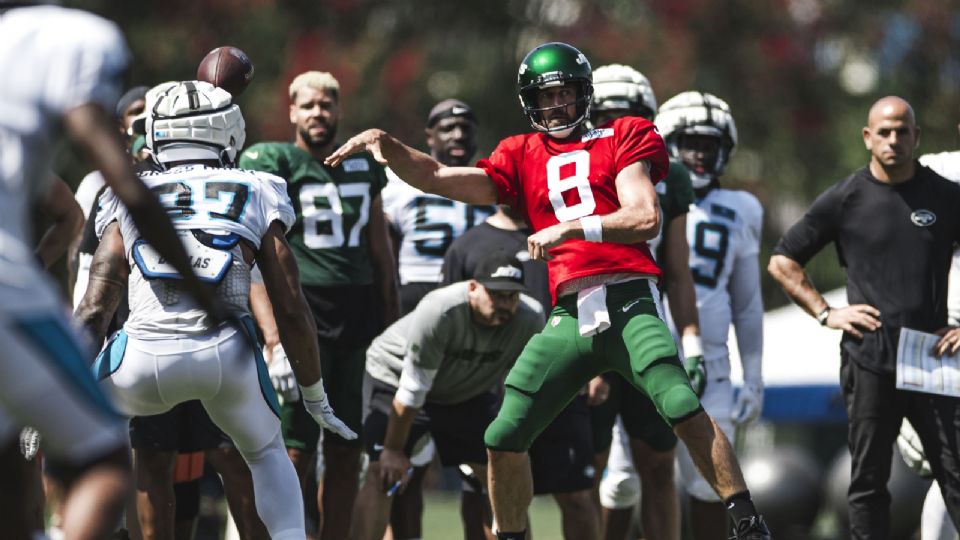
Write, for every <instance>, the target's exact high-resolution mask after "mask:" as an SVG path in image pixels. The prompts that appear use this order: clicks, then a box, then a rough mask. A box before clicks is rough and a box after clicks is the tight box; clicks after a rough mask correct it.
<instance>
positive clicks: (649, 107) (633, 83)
mask: <svg viewBox="0 0 960 540" xmlns="http://www.w3.org/2000/svg"><path fill="white" fill-rule="evenodd" d="M610 110H628V111H630V113H631V114H635V115H637V116H643V117H645V118H653V116H654V115H655V114H657V98H656V96H655V95H654V94H653V87H651V86H650V81H649V80H648V79H647V78H646V77H644V75H643V73H640V72H639V71H637V70H635V69H633V68H632V67H630V66H625V65H623V64H608V65H606V66H600V67H598V68H597V69H596V70H594V72H593V107H591V111H592V112H596V111H610Z"/></svg>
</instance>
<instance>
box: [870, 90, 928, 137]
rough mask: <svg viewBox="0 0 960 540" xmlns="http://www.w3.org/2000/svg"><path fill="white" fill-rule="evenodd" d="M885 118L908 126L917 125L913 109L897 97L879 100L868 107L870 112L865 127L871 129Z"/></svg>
mask: <svg viewBox="0 0 960 540" xmlns="http://www.w3.org/2000/svg"><path fill="white" fill-rule="evenodd" d="M886 118H890V119H898V120H902V121H904V122H905V123H906V124H908V125H910V126H916V125H917V120H916V117H915V116H914V114H913V107H911V106H910V104H909V103H907V100H905V99H903V98H901V97H897V96H887V97H883V98H880V99H878V100H877V101H876V103H874V104H873V106H872V107H870V112H869V113H867V127H869V128H871V129H873V128H874V126H876V125H877V124H878V123H880V122H882V121H883V120H884V119H886Z"/></svg>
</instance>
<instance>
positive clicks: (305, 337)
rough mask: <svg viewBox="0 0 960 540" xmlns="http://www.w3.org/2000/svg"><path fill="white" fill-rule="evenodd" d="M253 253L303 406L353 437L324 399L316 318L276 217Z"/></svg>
mask: <svg viewBox="0 0 960 540" xmlns="http://www.w3.org/2000/svg"><path fill="white" fill-rule="evenodd" d="M256 257H257V264H258V265H259V266H260V272H261V273H262V274H263V285H264V286H265V287H266V289H267V294H268V295H269V297H270V301H271V302H272V303H273V316H274V319H275V320H276V323H277V330H279V332H280V342H281V343H282V344H283V350H284V351H285V352H286V354H287V358H289V360H290V366H291V368H292V369H293V373H294V375H296V377H297V382H298V383H299V384H300V394H301V395H302V397H303V404H304V406H305V407H306V409H307V411H308V412H309V413H310V414H311V416H313V417H314V419H315V420H316V421H317V423H318V424H320V425H321V426H323V427H325V428H327V429H330V430H331V431H333V432H335V433H337V434H338V435H340V436H341V437H343V438H345V439H355V438H357V434H356V433H354V432H353V431H352V430H351V429H350V428H348V427H347V426H346V425H345V424H344V423H343V422H342V421H341V420H340V419H339V418H337V417H336V416H335V415H334V412H333V409H332V408H331V407H330V404H329V403H328V402H327V395H326V392H325V390H324V388H323V379H321V377H320V350H319V348H318V347H317V339H316V336H317V327H316V322H314V320H313V315H312V314H311V312H310V306H309V305H308V304H307V299H306V298H305V297H304V296H303V290H302V289H301V288H300V271H299V269H298V268H297V261H296V258H295V257H294V255H293V252H292V251H291V250H290V246H289V244H287V239H286V236H285V235H284V230H283V225H281V224H280V222H279V221H274V222H273V223H271V224H270V227H269V228H268V229H267V232H266V234H265V235H264V236H263V239H262V241H261V243H260V250H259V251H258V252H257V255H256Z"/></svg>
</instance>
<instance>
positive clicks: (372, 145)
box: [324, 129, 497, 204]
mask: <svg viewBox="0 0 960 540" xmlns="http://www.w3.org/2000/svg"><path fill="white" fill-rule="evenodd" d="M358 152H370V154H371V155H372V156H373V158H374V159H376V160H377V161H378V162H379V163H382V164H384V165H387V166H389V167H390V168H391V169H393V172H395V173H396V174H397V176H399V177H400V178H402V179H403V180H404V181H405V182H407V183H409V184H410V185H411V186H413V187H415V188H417V189H420V190H422V191H425V192H427V193H433V194H436V195H440V196H443V197H446V198H448V199H455V200H458V201H463V202H465V203H469V204H496V202H497V188H496V186H494V184H493V181H492V180H490V177H489V176H488V175H487V173H486V171H484V170H483V169H480V168H477V167H447V166H445V165H443V164H442V163H440V162H439V161H437V160H435V159H433V158H432V157H430V156H429V155H427V154H424V153H423V152H420V151H418V150H415V149H413V148H410V147H409V146H407V145H405V144H403V143H402V142H400V141H399V140H397V139H396V138H394V137H392V136H391V135H390V134H388V133H387V132H385V131H383V130H382V129H368V130H366V131H364V132H362V133H359V134H357V135H354V136H353V137H352V138H350V140H348V141H347V142H345V143H343V146H341V147H340V148H337V149H336V151H334V152H333V153H332V154H330V156H328V157H327V159H325V160H324V163H325V164H327V165H329V166H331V167H336V166H337V165H339V164H340V163H341V162H343V160H344V159H346V158H347V157H348V156H350V155H352V154H356V153H358Z"/></svg>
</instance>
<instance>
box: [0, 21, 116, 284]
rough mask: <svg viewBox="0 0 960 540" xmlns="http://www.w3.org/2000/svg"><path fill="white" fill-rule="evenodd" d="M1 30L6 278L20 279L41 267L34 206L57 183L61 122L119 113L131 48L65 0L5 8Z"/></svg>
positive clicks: (1, 226)
mask: <svg viewBox="0 0 960 540" xmlns="http://www.w3.org/2000/svg"><path fill="white" fill-rule="evenodd" d="M0 36H2V38H0V73H2V74H3V77H2V78H0V281H2V282H5V283H8V284H20V283H27V282H29V281H30V280H31V279H33V276H35V275H36V272H37V265H36V263H35V261H34V259H33V249H32V239H31V237H32V234H31V233H30V221H31V220H30V214H29V207H30V202H31V201H32V200H33V199H35V198H36V197H38V196H39V195H41V194H43V193H45V192H46V191H47V189H48V187H49V178H50V171H49V162H50V152H51V149H52V147H53V144H54V143H55V142H56V140H57V139H58V138H59V135H60V133H59V129H60V120H61V118H62V117H63V115H64V114H65V113H67V112H69V111H70V110H72V109H74V108H76V107H79V106H81V105H85V104H90V103H93V104H99V105H101V106H102V107H103V108H104V109H105V110H107V111H113V108H114V106H115V104H116V100H117V98H118V96H119V95H120V88H121V86H120V85H121V82H122V80H121V76H122V74H123V71H124V70H125V69H126V66H127V60H128V52H127V48H126V45H125V44H124V41H123V36H122V34H121V33H120V30H119V29H118V28H117V27H116V25H114V24H113V23H111V22H109V21H107V20H105V19H102V18H100V17H97V16H95V15H92V14H90V13H86V12H83V11H78V10H74V9H66V8H62V7H58V6H30V7H17V8H12V9H8V10H5V11H4V12H3V15H2V16H0Z"/></svg>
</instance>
